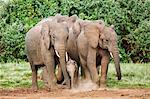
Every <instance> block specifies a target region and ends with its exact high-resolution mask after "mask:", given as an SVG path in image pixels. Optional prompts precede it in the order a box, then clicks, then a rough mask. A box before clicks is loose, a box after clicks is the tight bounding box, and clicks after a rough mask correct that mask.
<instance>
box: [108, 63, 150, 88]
mask: <svg viewBox="0 0 150 99" xmlns="http://www.w3.org/2000/svg"><path fill="white" fill-rule="evenodd" d="M121 71H122V80H120V81H118V80H117V78H116V71H115V66H114V64H110V65H109V70H108V86H109V87H112V88H150V63H149V64H132V63H122V64H121Z"/></svg>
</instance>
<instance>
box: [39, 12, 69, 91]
mask: <svg viewBox="0 0 150 99" xmlns="http://www.w3.org/2000/svg"><path fill="white" fill-rule="evenodd" d="M67 21H68V17H66V16H61V15H57V17H55V18H54V19H53V20H51V21H47V22H44V23H43V24H42V32H41V35H42V36H41V38H42V40H43V42H44V45H45V47H46V49H47V50H49V49H51V48H53V49H54V51H55V54H56V55H57V56H58V57H59V62H60V65H61V69H62V72H63V75H64V79H65V81H66V84H67V86H68V87H69V88H70V79H69V75H68V73H67V69H66V60H65V59H66V57H68V56H66V55H67V54H66V46H67V40H68V37H69V28H68V24H67Z"/></svg>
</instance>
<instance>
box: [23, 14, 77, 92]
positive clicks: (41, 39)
mask: <svg viewBox="0 0 150 99" xmlns="http://www.w3.org/2000/svg"><path fill="white" fill-rule="evenodd" d="M65 21H67V22H68V23H69V22H70V23H71V22H74V21H75V19H74V17H73V18H72V17H71V18H68V17H66V16H62V15H55V16H54V17H49V18H47V19H44V20H42V21H41V22H39V23H38V24H37V25H35V26H34V27H33V28H31V29H30V30H29V31H28V32H27V33H26V37H25V49H26V54H27V58H28V60H29V63H30V65H31V70H32V89H33V90H37V89H38V86H37V71H38V68H39V67H41V66H45V67H46V70H47V72H48V79H49V80H48V86H49V88H52V89H53V88H56V87H57V86H56V82H57V79H56V76H55V73H54V68H55V59H56V58H55V57H56V56H57V58H58V59H59V62H60V65H61V69H62V72H63V75H64V78H65V81H66V85H67V86H68V88H70V78H69V75H68V73H67V70H66V60H65V55H66V54H65V53H66V43H67V40H68V36H69V34H68V33H69V28H68V25H67V24H66V22H65Z"/></svg>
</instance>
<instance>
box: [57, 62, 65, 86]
mask: <svg viewBox="0 0 150 99" xmlns="http://www.w3.org/2000/svg"><path fill="white" fill-rule="evenodd" d="M56 76H57V83H61V82H62V80H63V73H62V69H61V66H60V64H58V72H57V75H56Z"/></svg>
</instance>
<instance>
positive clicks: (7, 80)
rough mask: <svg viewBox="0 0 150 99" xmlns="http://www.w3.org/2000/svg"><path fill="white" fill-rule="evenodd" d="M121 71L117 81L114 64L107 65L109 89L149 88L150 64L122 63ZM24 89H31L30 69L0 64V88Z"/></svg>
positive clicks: (41, 83)
mask: <svg viewBox="0 0 150 99" xmlns="http://www.w3.org/2000/svg"><path fill="white" fill-rule="evenodd" d="M121 69H122V76H123V77H122V80H121V81H117V79H116V77H115V75H116V72H115V68H114V64H110V65H109V71H108V86H109V87H110V88H150V63H149V64H131V63H130V64H123V63H122V64H121ZM39 72H41V71H39ZM39 74H40V73H39ZM39 86H40V87H43V82H42V81H41V80H39ZM24 87H25V88H30V87H31V69H30V66H29V64H28V63H20V64H16V63H7V64H0V88H4V89H5V88H6V89H8V88H24Z"/></svg>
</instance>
